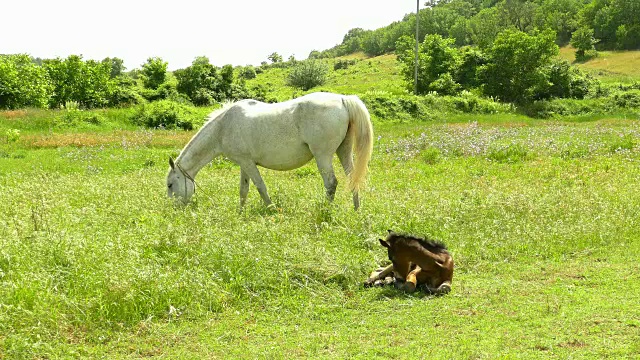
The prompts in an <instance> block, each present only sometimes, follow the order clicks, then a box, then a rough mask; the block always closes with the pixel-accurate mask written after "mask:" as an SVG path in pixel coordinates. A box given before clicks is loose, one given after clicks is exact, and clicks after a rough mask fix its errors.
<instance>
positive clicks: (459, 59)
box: [396, 29, 596, 103]
mask: <svg viewBox="0 0 640 360" xmlns="http://www.w3.org/2000/svg"><path fill="white" fill-rule="evenodd" d="M554 39H555V32H553V31H552V30H546V31H544V32H542V33H539V34H528V33H526V32H523V31H519V30H515V29H507V30H504V31H502V32H500V33H499V34H498V35H497V36H496V38H495V40H494V41H493V43H492V45H491V46H490V47H488V48H486V49H479V48H474V47H469V46H467V47H462V48H457V47H456V46H455V40H454V39H451V38H444V37H442V36H441V35H427V36H426V37H425V39H424V41H423V42H422V44H421V45H420V47H419V57H420V66H419V68H418V93H419V94H425V93H428V92H437V93H439V94H441V95H455V94H456V93H458V92H459V91H461V90H479V91H480V92H482V93H483V94H484V95H486V96H491V97H494V98H497V99H500V100H501V101H506V102H515V103H525V102H531V101H535V100H543V99H549V98H584V97H585V96H586V95H587V94H588V92H589V91H591V90H592V89H593V88H594V85H595V83H596V81H595V80H594V79H592V78H590V77H588V76H586V75H585V74H582V73H581V72H580V71H579V70H578V69H577V68H575V67H572V66H570V64H569V63H568V62H567V61H564V60H558V59H556V56H557V55H558V50H559V49H558V45H556V44H555V42H554ZM396 54H397V56H398V60H399V61H400V63H401V64H402V73H403V75H404V77H405V79H406V80H407V83H409V84H413V78H414V40H413V38H411V37H409V36H404V37H401V38H400V39H399V40H398V43H397V46H396Z"/></svg>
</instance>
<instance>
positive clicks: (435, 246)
mask: <svg viewBox="0 0 640 360" xmlns="http://www.w3.org/2000/svg"><path fill="white" fill-rule="evenodd" d="M395 241H404V242H405V243H410V242H414V243H417V244H418V245H419V246H421V247H423V248H425V249H427V250H429V251H431V252H433V253H446V252H448V251H447V246H446V245H445V244H444V243H442V242H440V241H437V240H433V239H430V238H423V237H419V236H415V235H411V234H404V233H396V232H390V233H389V242H391V243H393V242H395Z"/></svg>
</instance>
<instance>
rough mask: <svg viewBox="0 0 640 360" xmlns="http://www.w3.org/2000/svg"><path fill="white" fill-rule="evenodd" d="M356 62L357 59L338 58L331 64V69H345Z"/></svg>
mask: <svg viewBox="0 0 640 360" xmlns="http://www.w3.org/2000/svg"><path fill="white" fill-rule="evenodd" d="M356 62H357V60H355V59H352V60H346V59H340V60H338V61H336V62H335V63H334V64H333V70H340V69H346V68H348V67H349V66H351V65H355V64H356Z"/></svg>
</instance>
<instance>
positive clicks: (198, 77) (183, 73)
mask: <svg viewBox="0 0 640 360" xmlns="http://www.w3.org/2000/svg"><path fill="white" fill-rule="evenodd" d="M174 75H175V77H176V79H177V80H178V84H177V85H176V89H177V90H178V92H180V93H183V94H185V95H187V96H188V97H189V99H190V100H191V102H193V103H194V104H195V105H211V104H212V103H213V102H214V101H215V100H216V99H220V96H219V94H218V87H219V83H220V81H221V78H220V75H219V74H218V71H217V69H216V67H215V66H213V65H212V64H211V63H210V62H209V58H207V57H206V56H198V57H196V58H195V59H194V60H193V62H192V63H191V66H189V67H187V68H184V69H180V70H176V71H174Z"/></svg>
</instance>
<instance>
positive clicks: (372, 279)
mask: <svg viewBox="0 0 640 360" xmlns="http://www.w3.org/2000/svg"><path fill="white" fill-rule="evenodd" d="M392 272H393V264H391V265H389V266H387V267H386V268H383V269H382V270H380V271H378V270H376V271H374V272H372V273H371V275H369V278H368V279H367V280H366V281H365V282H364V286H365V287H367V286H371V285H373V284H375V283H376V281H377V280H384V279H385V278H386V277H387V275H389V274H391V273H392Z"/></svg>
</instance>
